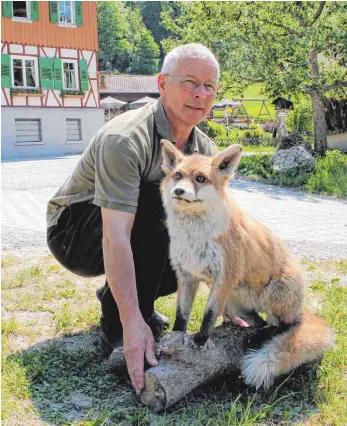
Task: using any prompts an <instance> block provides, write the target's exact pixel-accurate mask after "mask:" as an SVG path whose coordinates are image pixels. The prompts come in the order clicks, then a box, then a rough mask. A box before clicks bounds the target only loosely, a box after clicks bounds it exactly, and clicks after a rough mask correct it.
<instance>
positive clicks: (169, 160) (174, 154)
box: [160, 139, 183, 174]
mask: <svg viewBox="0 0 347 426" xmlns="http://www.w3.org/2000/svg"><path fill="white" fill-rule="evenodd" d="M160 143H161V146H162V147H163V150H162V154H163V164H162V166H161V168H162V169H163V170H164V172H165V173H166V174H168V173H170V172H171V171H172V170H173V169H174V168H175V167H176V166H177V164H178V163H180V162H181V161H182V159H183V154H182V153H181V152H180V151H179V150H178V149H176V148H175V147H174V146H173V144H172V143H171V142H170V141H168V140H166V139H162V140H161V141H160Z"/></svg>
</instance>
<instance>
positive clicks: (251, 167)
mask: <svg viewBox="0 0 347 426" xmlns="http://www.w3.org/2000/svg"><path fill="white" fill-rule="evenodd" d="M237 171H238V173H240V174H242V175H245V176H247V177H249V178H251V179H255V180H263V179H271V178H272V177H273V169H272V155H250V156H243V157H242V158H241V161H240V164H239V165H238V168H237Z"/></svg>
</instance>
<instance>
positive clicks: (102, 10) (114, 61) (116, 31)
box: [97, 1, 131, 72]
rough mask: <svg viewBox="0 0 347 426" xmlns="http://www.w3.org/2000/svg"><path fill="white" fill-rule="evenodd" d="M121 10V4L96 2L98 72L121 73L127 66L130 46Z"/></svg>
mask: <svg viewBox="0 0 347 426" xmlns="http://www.w3.org/2000/svg"><path fill="white" fill-rule="evenodd" d="M122 9H123V6H122V4H121V2H116V1H110V2H106V1H99V2H97V19H98V37H99V68H100V70H106V71H119V72H122V71H124V70H125V69H126V68H127V67H128V66H129V54H130V51H131V46H130V44H129V42H128V41H127V40H126V38H125V31H126V22H125V19H124V17H123V14H122Z"/></svg>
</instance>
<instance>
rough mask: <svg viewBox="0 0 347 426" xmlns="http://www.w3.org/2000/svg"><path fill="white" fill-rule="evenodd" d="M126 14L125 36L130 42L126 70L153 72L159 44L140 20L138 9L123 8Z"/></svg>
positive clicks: (157, 58) (136, 72) (155, 69)
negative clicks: (128, 61) (128, 60)
mask: <svg viewBox="0 0 347 426" xmlns="http://www.w3.org/2000/svg"><path fill="white" fill-rule="evenodd" d="M124 13H125V14H126V16H127V30H126V38H127V40H128V42H129V43H130V45H131V46H132V47H131V52H130V55H129V59H130V63H129V67H128V68H127V69H126V72H128V73H130V74H155V73H156V72H157V71H158V66H159V54H160V50H159V46H158V45H157V44H156V42H155V41H154V38H153V36H152V34H151V32H150V31H149V30H148V29H147V28H146V27H145V25H144V24H143V22H142V16H141V13H140V10H139V9H137V8H136V9H133V8H128V9H125V10H124Z"/></svg>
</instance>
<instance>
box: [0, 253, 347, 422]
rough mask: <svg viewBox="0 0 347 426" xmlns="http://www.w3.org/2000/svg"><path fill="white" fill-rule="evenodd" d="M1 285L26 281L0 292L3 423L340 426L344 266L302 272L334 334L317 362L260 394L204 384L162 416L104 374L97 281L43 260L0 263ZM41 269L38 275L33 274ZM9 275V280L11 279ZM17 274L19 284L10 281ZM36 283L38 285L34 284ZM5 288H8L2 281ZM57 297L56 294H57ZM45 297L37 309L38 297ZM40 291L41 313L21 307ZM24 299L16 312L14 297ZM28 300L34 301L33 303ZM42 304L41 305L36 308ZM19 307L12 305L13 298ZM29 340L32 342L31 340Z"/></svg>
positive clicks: (170, 303)
mask: <svg viewBox="0 0 347 426" xmlns="http://www.w3.org/2000/svg"><path fill="white" fill-rule="evenodd" d="M3 262H4V263H3V265H5V266H3V274H4V275H6V277H7V278H6V279H7V280H8V281H9V280H11V279H12V280H14V281H16V279H17V278H18V270H19V271H21V273H22V274H23V276H24V277H25V279H24V280H23V281H22V285H21V286H20V287H18V286H14V287H11V288H8V287H7V288H6V289H5V290H4V291H3V295H2V299H3V315H5V316H6V319H5V320H3V322H2V421H3V423H4V424H9V425H10V424H11V425H17V424H18V425H22V424H25V425H36V424H47V425H48V424H61V425H70V426H71V425H75V426H77V425H78V426H82V425H85V426H87V425H94V426H96V425H99V426H101V425H114V424H122V425H155V426H158V425H165V426H166V425H169V426H170V425H172V426H176V425H189V426H190V425H196V426H198V425H199V426H200V425H211V426H212V425H213V426H214V425H218V426H219V425H220V426H225V425H232V426H234V425H239V426H252V425H259V426H260V425H277V424H278V425H279V424H280V425H289V424H306V425H337V426H342V425H345V424H347V419H346V417H345V416H346V413H345V411H344V400H343V397H344V393H345V384H344V382H343V371H344V368H345V367H346V366H345V357H344V356H345V353H346V349H347V348H346V342H347V338H346V330H345V328H346V327H345V324H346V320H347V318H346V305H347V300H346V283H347V260H345V259H343V260H339V261H329V262H318V261H317V262H312V261H304V262H303V266H304V269H306V273H307V274H308V277H309V284H310V294H311V297H313V298H318V300H319V307H318V309H319V310H320V313H321V315H322V316H324V317H325V318H326V319H327V321H328V322H329V323H330V324H331V326H332V327H333V328H334V330H335V332H336V334H337V339H336V347H335V348H334V349H333V350H332V351H330V352H329V353H327V354H326V355H325V356H324V359H323V362H322V364H321V365H320V364H316V365H315V366H311V367H305V368H303V369H300V370H298V371H295V372H294V373H292V374H291V375H289V376H287V377H283V379H282V380H281V381H280V382H279V383H278V384H277V386H276V387H274V388H272V389H271V390H270V391H268V392H254V390H252V389H248V388H247V387H246V386H245V385H244V384H243V382H242V380H240V379H237V378H233V379H232V380H231V379H228V378H225V379H221V380H218V381H217V382H214V383H211V384H208V385H204V386H202V387H200V388H198V389H196V390H195V391H193V392H192V393H190V394H189V395H187V396H186V398H184V399H183V400H182V401H180V402H179V403H177V404H175V405H174V406H173V407H171V408H170V409H168V410H167V411H166V412H165V413H161V414H153V413H151V412H150V411H149V410H147V409H146V408H144V407H143V406H141V404H140V403H139V401H138V400H137V398H136V396H135V394H134V392H133V391H132V388H131V384H130V382H129V381H128V379H127V378H124V377H121V376H117V375H115V374H114V373H112V372H110V371H108V370H107V368H106V366H105V364H104V362H103V358H102V352H101V348H100V346H99V341H98V338H97V331H96V329H95V325H96V324H97V323H98V319H99V316H100V308H99V303H98V302H97V300H96V298H95V289H96V288H98V287H99V286H100V285H101V284H102V282H103V279H102V278H97V279H93V280H91V279H88V280H87V279H85V280H82V279H80V278H79V277H76V276H74V275H72V274H70V273H69V272H66V271H64V270H63V268H61V267H59V266H58V265H57V264H56V263H55V262H54V261H53V260H52V259H51V258H45V259H43V260H42V259H36V261H35V260H34V261H32V260H31V261H30V264H29V266H28V267H26V264H28V261H27V260H26V259H16V260H15V262H13V261H10V262H8V261H7V259H6V258H4V259H3ZM36 266H39V267H40V273H39V274H35V273H33V271H35V270H36V271H39V269H35V267H36ZM11 277H12V278H11ZM15 277H17V278H15ZM38 277H39V280H38V279H37V278H38ZM8 281H7V282H8ZM62 292H63V294H62ZM45 293H46V294H48V293H49V297H48V298H47V299H46V300H44V301H43V302H42V299H41V297H43V295H44V294H45ZM34 294H37V295H38V294H40V295H41V296H40V298H38V299H37V300H38V302H39V303H44V305H45V308H46V310H48V309H49V310H50V311H51V312H52V313H51V314H50V313H45V312H42V311H40V309H35V306H34V304H31V305H29V304H28V305H29V306H31V307H32V308H33V309H32V310H30V311H27V310H23V309H22V308H23V306H24V305H23V301H24V300H25V299H30V298H33V295H34ZM19 297H22V298H23V301H21V303H22V304H21V305H20V306H21V308H20V307H18V303H17V304H16V303H14V302H13V299H18V298H19ZM206 298H207V290H206V288H205V287H201V288H200V290H199V293H198V296H197V298H196V300H195V302H194V306H193V312H192V316H191V321H190V323H189V332H195V331H197V330H198V328H199V326H200V323H201V320H202V315H203V308H204V305H205V303H206ZM34 300H35V299H34ZM40 301H41V302H40ZM17 302H18V300H17ZM175 305H176V296H175V295H171V296H168V297H165V298H160V299H158V300H157V302H156V309H158V310H159V311H161V312H162V313H164V314H165V315H167V316H168V317H169V318H170V319H171V321H172V322H173V321H174V317H175ZM29 337H30V338H29Z"/></svg>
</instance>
